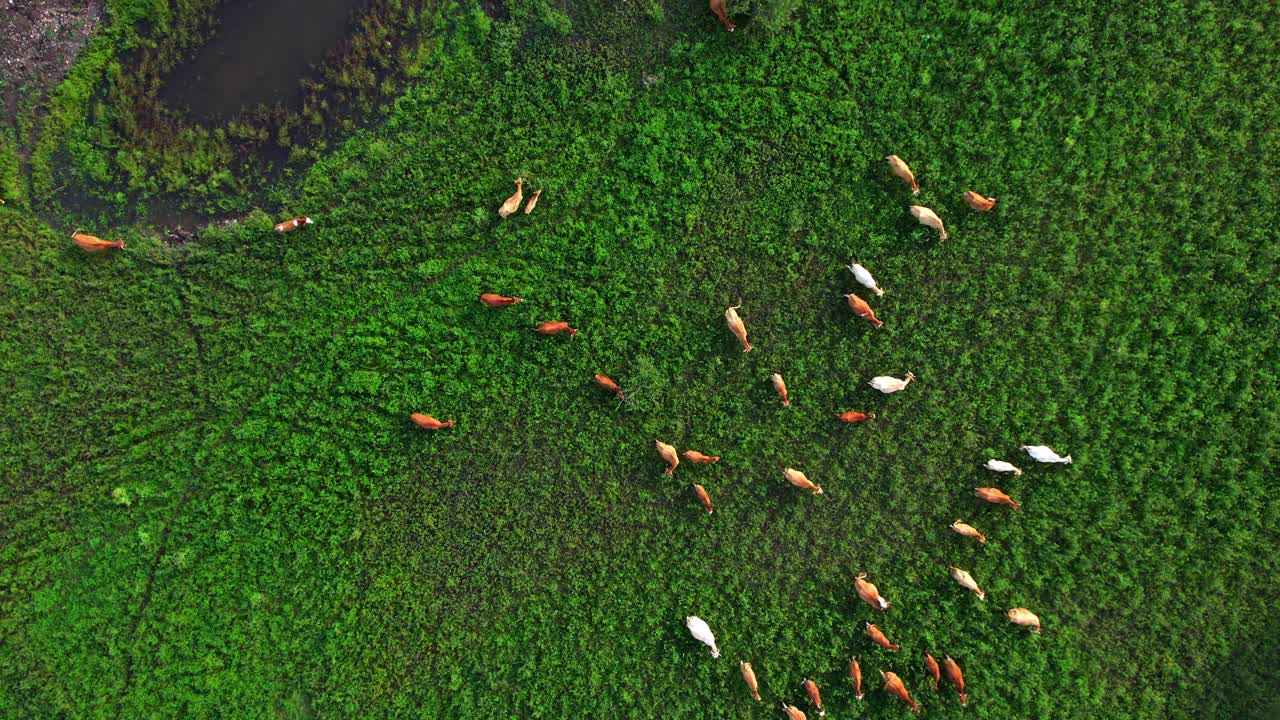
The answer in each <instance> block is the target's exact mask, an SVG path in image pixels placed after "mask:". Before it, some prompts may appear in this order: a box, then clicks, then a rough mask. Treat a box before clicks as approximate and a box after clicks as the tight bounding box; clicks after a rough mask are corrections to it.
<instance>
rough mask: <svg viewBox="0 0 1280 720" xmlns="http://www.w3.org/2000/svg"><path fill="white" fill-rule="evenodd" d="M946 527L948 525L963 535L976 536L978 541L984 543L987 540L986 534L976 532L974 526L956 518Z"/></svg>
mask: <svg viewBox="0 0 1280 720" xmlns="http://www.w3.org/2000/svg"><path fill="white" fill-rule="evenodd" d="M948 527H950V528H951V529H952V530H954V531H956V532H957V533H960V534H961V535H963V536H965V537H971V538H976V539H977V540H978V542H980V543H982V544H984V545H985V544H986V542H987V536H986V535H983V534H982V533H980V532H978V529H977V528H975V527H974V526H972V525H970V524H968V523H964V522H961V521H959V520H956V521H955V522H953V523H951V525H949V526H948Z"/></svg>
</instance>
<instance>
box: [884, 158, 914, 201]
mask: <svg viewBox="0 0 1280 720" xmlns="http://www.w3.org/2000/svg"><path fill="white" fill-rule="evenodd" d="M885 160H888V161H889V170H890V171H892V172H893V174H894V175H897V176H898V178H899V179H901V180H902V182H904V183H906V184H907V187H909V188H911V194H912V195H918V194H919V193H920V186H919V185H918V184H917V183H916V176H915V175H914V174H913V173H912V172H911V168H909V167H907V164H906V163H905V162H903V161H902V158H900V157H898V156H897V155H887V156H885Z"/></svg>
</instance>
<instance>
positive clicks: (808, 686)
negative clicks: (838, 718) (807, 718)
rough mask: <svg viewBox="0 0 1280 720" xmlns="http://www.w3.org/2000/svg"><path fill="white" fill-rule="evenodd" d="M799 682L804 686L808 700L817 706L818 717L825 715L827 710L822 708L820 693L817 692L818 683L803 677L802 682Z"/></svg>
mask: <svg viewBox="0 0 1280 720" xmlns="http://www.w3.org/2000/svg"><path fill="white" fill-rule="evenodd" d="M800 684H801V685H803V686H804V691H805V693H807V694H808V695H809V702H811V703H813V706H814V707H816V708H818V717H825V716H826V714H827V711H826V710H823V709H822V694H821V693H819V692H818V683H816V682H814V681H812V680H810V679H809V678H805V679H804V682H802V683H800Z"/></svg>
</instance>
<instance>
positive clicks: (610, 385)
mask: <svg viewBox="0 0 1280 720" xmlns="http://www.w3.org/2000/svg"><path fill="white" fill-rule="evenodd" d="M595 380H596V384H597V385H599V386H600V387H602V388H604V389H605V390H608V391H609V392H611V393H613V396H614V397H616V398H618V399H619V400H626V399H627V398H626V397H624V396H623V394H622V388H620V387H618V383H616V382H614V381H613V378H611V377H609V376H608V375H601V374H600V373H596V374H595Z"/></svg>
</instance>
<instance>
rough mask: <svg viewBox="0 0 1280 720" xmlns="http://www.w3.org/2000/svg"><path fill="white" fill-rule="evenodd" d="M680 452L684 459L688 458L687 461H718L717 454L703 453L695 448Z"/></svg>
mask: <svg viewBox="0 0 1280 720" xmlns="http://www.w3.org/2000/svg"><path fill="white" fill-rule="evenodd" d="M681 454H682V455H684V459H685V460H688V461H689V462H696V463H717V462H720V456H719V455H703V454H702V453H700V452H698V451H697V450H685V451H684V452H683V453H681Z"/></svg>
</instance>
